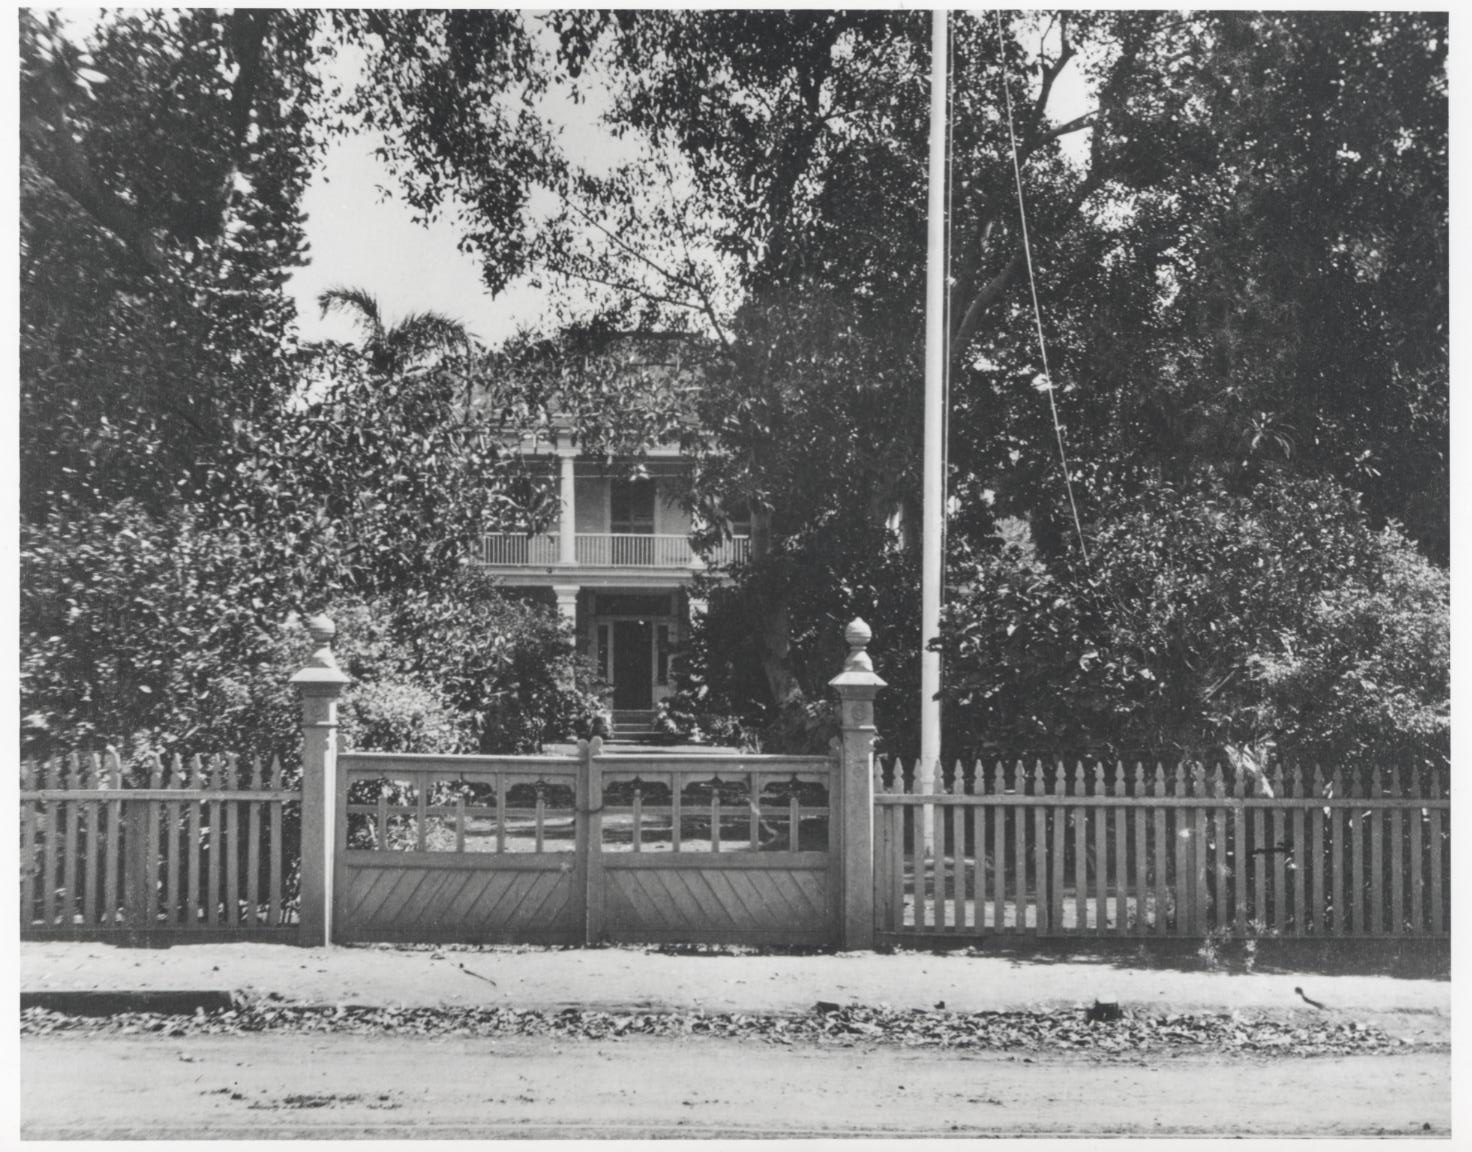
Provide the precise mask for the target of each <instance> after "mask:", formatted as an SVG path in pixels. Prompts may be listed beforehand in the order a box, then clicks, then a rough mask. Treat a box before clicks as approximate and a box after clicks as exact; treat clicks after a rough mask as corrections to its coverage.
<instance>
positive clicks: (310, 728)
mask: <svg viewBox="0 0 1472 1152" xmlns="http://www.w3.org/2000/svg"><path fill="white" fill-rule="evenodd" d="M307 630H308V631H309V632H311V634H312V642H313V643H314V644H316V646H317V649H316V651H315V652H313V653H312V655H311V656H310V658H308V660H307V665H306V667H305V668H303V669H302V670H301V671H300V672H298V673H297V674H296V675H295V676H293V677H292V678H291V683H293V684H295V685H296V686H297V688H298V689H300V691H301V696H302V884H301V928H300V932H299V934H298V937H297V943H299V944H301V945H302V946H303V947H307V948H316V947H320V946H322V945H325V944H331V943H332V868H333V855H334V850H335V848H336V840H335V835H336V830H335V829H334V828H333V826H332V824H333V819H332V817H333V813H334V812H335V811H336V808H337V698H338V696H339V695H340V694H341V692H342V690H343V686H344V685H346V684H347V683H348V679H349V678H348V676H347V675H346V674H345V673H344V672H343V670H342V669H341V668H339V667H338V666H337V658H336V657H335V656H333V654H332V638H333V636H335V635H336V634H337V628H336V626H335V625H334V624H333V623H332V621H331V620H330V619H328V618H327V617H326V616H314V617H312V619H310V620H308V621H307Z"/></svg>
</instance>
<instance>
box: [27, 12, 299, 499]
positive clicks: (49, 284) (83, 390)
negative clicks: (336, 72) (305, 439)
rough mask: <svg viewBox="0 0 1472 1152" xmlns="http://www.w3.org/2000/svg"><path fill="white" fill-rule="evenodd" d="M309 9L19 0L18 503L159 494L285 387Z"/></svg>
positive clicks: (193, 470)
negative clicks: (131, 7)
mask: <svg viewBox="0 0 1472 1152" xmlns="http://www.w3.org/2000/svg"><path fill="white" fill-rule="evenodd" d="M313 23H314V22H313V19H312V17H311V16H310V14H307V13H294V12H285V11H267V10H249V9H241V10H236V11H235V12H233V13H231V14H223V13H220V12H217V11H215V10H210V9H190V10H179V11H167V12H158V11H129V12H122V13H113V14H110V15H109V16H108V17H107V18H106V19H104V20H102V21H101V22H100V23H99V24H98V26H97V28H96V29H95V32H94V34H93V35H92V37H91V42H90V50H89V51H83V50H82V49H80V48H78V47H77V46H76V43H75V41H74V40H73V39H72V38H71V37H69V36H68V34H67V32H66V29H65V28H64V26H63V23H62V19H61V17H60V16H59V15H58V14H57V13H54V12H52V13H44V14H43V13H40V12H37V11H32V10H23V11H22V12H21V13H20V41H21V43H20V48H21V93H20V95H21V101H20V127H21V153H20V190H21V247H20V253H21V259H20V271H21V295H20V301H21V332H20V376H21V379H20V384H21V420H22V424H23V426H24V428H25V429H26V435H25V436H24V437H23V438H22V441H21V497H22V511H23V513H24V514H26V515H29V516H39V515H42V514H44V513H45V512H46V511H47V510H49V509H54V508H56V507H58V506H59V505H60V504H62V503H65V502H67V501H77V500H80V501H81V502H82V504H83V505H87V504H95V503H102V504H106V503H109V502H111V501H113V500H117V499H122V498H130V497H131V498H135V499H140V500H142V501H144V503H145V504H146V505H147V506H149V507H151V508H154V509H160V508H163V507H165V506H167V505H168V503H169V502H170V501H172V500H174V499H176V498H177V496H178V490H179V484H180V482H181V481H183V482H185V483H186V484H187V483H188V482H190V480H191V479H192V478H194V477H196V476H197V475H198V471H199V469H200V468H201V467H204V466H206V465H207V464H208V462H209V461H211V460H214V459H217V458H218V457H219V454H220V451H221V449H222V448H224V447H226V446H228V445H229V444H230V443H231V438H232V430H233V428H234V424H235V421H237V420H240V419H248V418H250V417H252V416H253V415H259V414H261V413H263V412H264V411H265V410H267V409H268V408H270V407H271V406H272V405H274V404H277V403H279V402H280V400H281V397H282V396H283V395H285V394H287V393H288V392H289V391H290V385H291V380H292V369H291V365H290V352H291V349H292V347H293V327H294V320H295V309H294V307H293V305H292V302H291V300H290V299H289V297H288V296H287V295H286V294H285V292H284V291H283V290H282V289H283V284H284V283H285V279H286V276H287V274H288V273H289V271H290V270H291V269H292V268H294V267H296V266H297V265H299V264H301V263H302V262H303V261H304V259H305V237H304V233H303V230H302V218H301V213H300V211H299V207H298V206H299V203H300V198H301V193H302V191H303V189H304V188H305V186H306V183H307V180H308V178H309V176H310V174H311V171H312V166H313V161H314V158H315V155H316V153H315V143H316V141H317V139H318V136H319V131H318V127H317V117H318V109H319V108H320V101H319V97H320V84H319V82H318V81H317V79H316V77H315V73H314V70H313V69H312V67H311V61H312V59H313V49H312V43H311V40H312V34H313Z"/></svg>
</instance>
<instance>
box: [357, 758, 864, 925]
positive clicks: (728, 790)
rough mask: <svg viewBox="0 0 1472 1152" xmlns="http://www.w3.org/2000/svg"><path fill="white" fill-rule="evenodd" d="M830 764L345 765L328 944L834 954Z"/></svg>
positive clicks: (491, 761) (404, 761)
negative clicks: (606, 943)
mask: <svg viewBox="0 0 1472 1152" xmlns="http://www.w3.org/2000/svg"><path fill="white" fill-rule="evenodd" d="M836 765H837V761H836V759H829V758H827V757H792V756H750V757H746V756H734V755H716V754H712V755H704V756H677V755H604V754H603V752H602V748H601V741H598V740H594V741H593V742H592V743H591V744H582V745H580V746H579V752H578V754H577V755H575V756H535V757H484V756H395V755H386V754H378V753H348V754H343V755H341V756H339V757H338V792H337V820H336V828H337V833H336V849H337V851H336V852H335V854H334V856H335V861H336V863H335V868H334V872H335V876H334V895H333V900H332V906H333V923H334V928H333V938H334V939H335V940H337V941H339V942H343V943H347V942H352V941H369V940H380V941H393V940H397V941H409V940H415V941H464V942H482V943H527V944H581V943H597V942H599V941H603V940H611V941H627V942H651V943H657V942H681V941H688V942H711V943H734V944H815V945H817V944H828V943H832V942H834V941H835V940H836V937H837V922H838V921H837V901H838V888H837V876H836V867H835V866H834V861H835V860H836V851H835V850H834V846H833V845H832V844H830V834H831V833H833V832H834V831H835V830H834V829H833V828H832V825H831V824H830V820H829V807H830V793H831V787H832V783H833V777H834V773H835V770H836Z"/></svg>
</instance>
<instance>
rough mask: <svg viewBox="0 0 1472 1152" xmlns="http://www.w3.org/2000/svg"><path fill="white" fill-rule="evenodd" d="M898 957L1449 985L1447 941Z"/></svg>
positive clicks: (1021, 944) (1096, 947) (996, 947)
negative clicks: (979, 958) (1362, 978)
mask: <svg viewBox="0 0 1472 1152" xmlns="http://www.w3.org/2000/svg"><path fill="white" fill-rule="evenodd" d="M893 951H895V952H906V951H912V952H920V951H927V952H934V953H962V954H965V955H971V956H990V957H1001V958H1004V959H1011V960H1016V961H1019V962H1024V961H1025V962H1027V963H1029V964H1064V963H1067V964H1099V965H1101V966H1108V967H1113V968H1135V969H1140V968H1145V969H1164V970H1170V971H1177V972H1258V973H1274V972H1282V973H1295V972H1296V973H1318V974H1321V975H1326V976H1389V977H1393V978H1399V979H1403V980H1450V979H1451V948H1450V945H1449V942H1448V941H1445V940H1414V941H1412V940H1407V941H1383V940H1273V939H1266V940H1264V939H1257V940H1239V939H1226V940H1221V939H1211V940H1161V941H1152V942H1149V943H1143V942H1141V941H1138V940H1120V941H1102V940H1101V941H1090V942H1089V943H1088V944H1086V945H1081V944H1076V943H1074V942H1073V941H1039V940H1029V941H1023V940H1012V941H1000V940H988V941H986V942H984V943H982V944H977V943H975V942H970V943H967V944H960V943H956V944H951V943H950V942H948V941H947V942H937V943H935V944H931V943H930V942H929V941H924V942H917V943H912V944H909V945H907V946H904V947H897V948H895V949H893Z"/></svg>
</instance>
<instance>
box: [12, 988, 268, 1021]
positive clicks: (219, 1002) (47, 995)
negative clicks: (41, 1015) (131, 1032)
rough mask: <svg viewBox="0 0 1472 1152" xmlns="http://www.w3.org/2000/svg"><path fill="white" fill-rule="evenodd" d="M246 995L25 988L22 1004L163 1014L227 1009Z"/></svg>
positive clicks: (81, 1011)
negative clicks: (33, 990)
mask: <svg viewBox="0 0 1472 1152" xmlns="http://www.w3.org/2000/svg"><path fill="white" fill-rule="evenodd" d="M243 1003H244V1000H243V998H242V997H241V996H240V995H239V994H238V993H235V992H225V991H221V990H220V989H199V988H196V989H184V990H175V991H153V990H149V991H141V990H140V991H132V992H121V991H117V990H101V989H87V990H76V991H45V992H22V993H21V994H20V1008H21V1011H22V1012H24V1011H25V1010H26V1009H27V1008H42V1009H44V1010H46V1011H47V1012H62V1013H65V1014H66V1015H68V1016H117V1015H121V1014H122V1013H124V1012H153V1013H157V1014H158V1015H161V1016H193V1015H194V1014H195V1013H196V1012H223V1011H229V1010H230V1009H232V1008H239V1007H240V1006H241V1005H242V1004H243Z"/></svg>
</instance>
